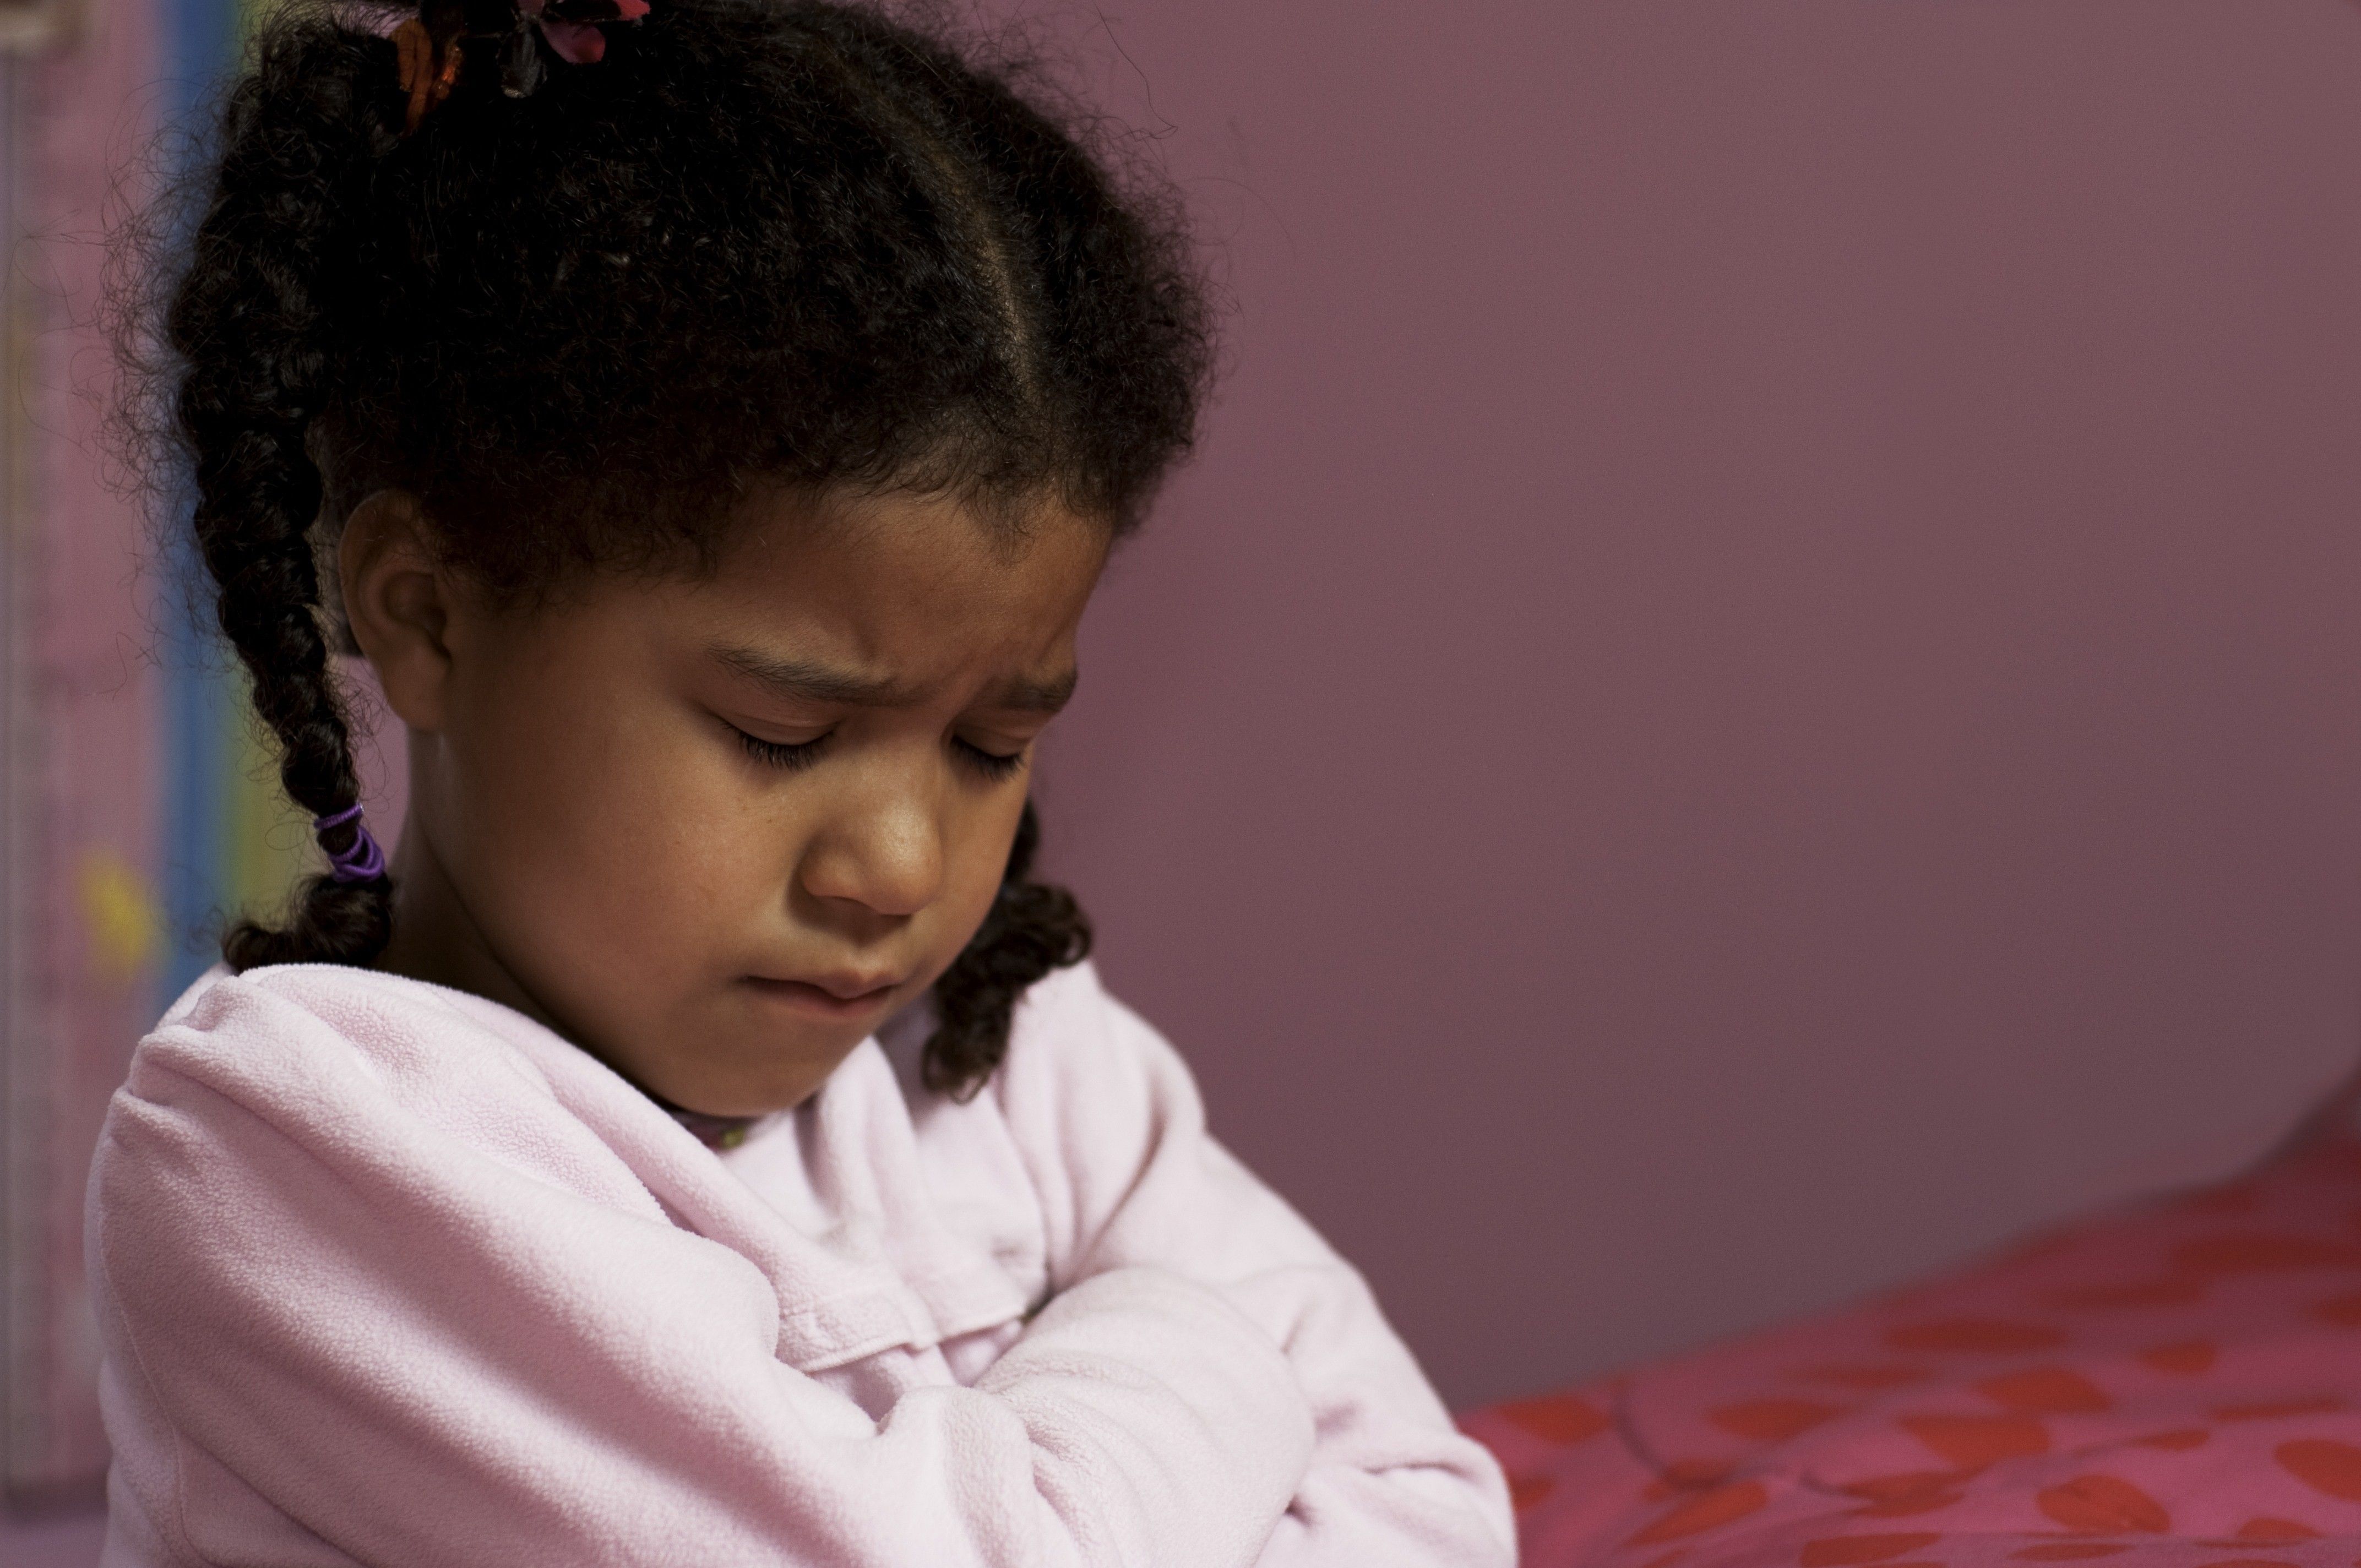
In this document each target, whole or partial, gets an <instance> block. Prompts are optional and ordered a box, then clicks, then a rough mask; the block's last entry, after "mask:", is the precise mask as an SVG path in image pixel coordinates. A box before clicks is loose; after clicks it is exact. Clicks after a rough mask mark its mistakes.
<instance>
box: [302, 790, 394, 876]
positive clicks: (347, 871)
mask: <svg viewBox="0 0 2361 1568" xmlns="http://www.w3.org/2000/svg"><path fill="white" fill-rule="evenodd" d="M347 822H349V823H351V824H352V825H353V841H352V842H351V843H349V844H347V845H346V846H345V847H344V848H343V849H341V850H331V849H329V848H328V846H326V845H325V844H323V845H321V846H320V848H321V849H322V850H324V851H325V853H326V854H327V857H328V874H329V875H330V876H331V877H334V878H335V880H336V881H338V882H375V881H376V880H377V879H378V878H379V877H381V876H383V875H385V851H384V850H380V849H379V848H378V843H377V839H375V838H374V837H373V836H372V835H371V834H370V832H369V830H368V823H366V822H363V821H362V820H361V807H360V804H359V803H358V802H355V803H354V804H353V805H351V806H346V807H345V809H344V810H342V811H339V812H337V813H335V815H334V816H332V817H313V818H312V834H313V837H314V838H317V837H319V836H321V835H323V834H325V833H327V832H329V831H331V830H333V829H335V828H342V827H343V826H344V825H345V824H346V823H347Z"/></svg>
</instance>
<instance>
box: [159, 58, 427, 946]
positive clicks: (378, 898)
mask: <svg viewBox="0 0 2361 1568" xmlns="http://www.w3.org/2000/svg"><path fill="white" fill-rule="evenodd" d="M393 80H394V66H393V60H392V50H391V46H390V45H389V44H387V43H385V42H384V41H383V40H381V39H378V38H368V37H366V36H363V35H358V34H355V33H349V32H348V33H342V34H333V33H324V32H320V31H316V30H315V31H306V32H297V33H293V34H291V35H283V36H280V37H278V38H272V39H270V40H269V41H268V42H266V44H265V47H264V49H263V50H262V53H261V55H260V57H259V59H258V61H257V63H256V65H255V67H254V69H253V70H251V71H248V72H247V74H246V75H245V76H244V77H243V78H242V79H241V80H240V81H239V82H238V84H237V87H236V90H235V92H234V93H232V94H231V96H230V98H229V100H228V102H227V104H225V108H224V111H223V119H222V126H221V142H220V145H221V153H220V159H219V162H218V164H217V165H216V167H215V169H214V185H213V190H212V197H211V201H210V203H209V204H208V206H207V207H206V209H205V211H204V213H203V216H202V218H201V219H200V221H199V224H198V226H197V229H196V232H195V236H194V240H193V247H192V255H191V258H190V262H189V266H188V269H187V270H186V271H185V273H184V274H183V275H182V276H181V279H180V280H179V281H178V284H177V286H176V288H175V291H174V292H173V294H172V297H171V300H170V308H169V312H168V313H167V316H166V320H165V326H166V336H167V341H168V343H169V345H170V349H171V351H172V353H173V354H174V355H175V356H177V357H178V359H179V360H180V362H181V364H182V365H183V366H184V367H185V371H184V374H183V377H182V379H181V384H180V388H179V393H178V396H177V399H176V400H175V402H174V405H173V412H174V417H175V421H176V424H177V428H178V431H179V433H180V436H181V440H182V442H183V443H184V444H185V446H186V450H187V454H188V455H189V457H190V458H191V459H192V467H193V470H194V478H195V482H196V510H195V515H194V519H193V527H194V532H195V536H196V543H197V546H198V549H199V551H200V553H201V554H203V559H204V563H205V566H206V568H207V570H208V571H209V572H210V573H211V574H212V576H213V579H214V586H215V589H216V612H217V615H218V619H219V620H220V624H221V629H222V631H223V632H224V634H225V635H226V636H227V638H228V639H229V642H230V645H231V646H232V647H233V648H235V649H236V651H237V656H238V658H239V660H240V661H241V662H242V663H244V664H245V666H246V670H247V674H248V675H249V676H250V677H251V680H252V685H253V693H254V706H255V709H256V711H257V712H258V714H259V715H260V716H261V718H262V721H263V722H264V723H265V724H266V725H268V726H269V730H270V733H271V736H272V737H273V739H274V740H275V741H276V743H277V747H278V750H279V752H280V781H281V782H282V783H283V784H284V785H285V786H286V790H287V793H288V795H290V796H291V798H292V799H293V800H294V801H295V803H296V804H297V805H299V806H302V807H303V809H304V810H306V811H307V812H309V813H311V814H312V815H313V817H314V818H315V820H317V819H323V818H327V819H337V820H332V821H324V822H322V824H321V835H320V836H321V846H322V848H323V849H324V850H327V851H328V853H329V855H330V856H331V857H332V859H333V860H335V861H336V862H337V864H338V867H339V871H338V872H337V874H336V875H335V876H327V875H323V876H315V877H313V878H311V879H310V880H309V881H308V882H306V883H304V885H303V886H302V888H301V889H300V890H299V892H298V893H297V895H296V899H295V903H294V906H293V908H292V910H291V914H290V916H289V918H288V921H287V924H286V925H285V926H283V927H276V928H274V927H269V926H265V925H262V924H259V923H258V922H256V921H254V920H251V919H248V920H245V921H242V922H240V923H239V924H238V925H237V926H236V927H235V928H233V929H232V930H231V931H230V932H229V934H228V935H227V937H226V938H224V940H223V943H222V951H223V956H224V957H225V959H228V961H229V964H230V966H231V967H232V968H233V969H236V970H247V969H250V968H253V967H254V966H256V965H258V964H274V963H344V964H367V963H368V962H370V961H371V960H372V959H375V958H376V957H377V955H378V954H379V952H381V951H382V950H383V949H384V948H385V945H386V941H387V939H388V938H389V937H390V935H391V934H392V891H393V890H392V883H391V882H390V879H389V878H388V877H387V876H386V875H385V874H384V869H383V861H382V860H381V859H380V858H379V857H378V856H376V855H375V853H374V850H373V846H372V845H371V844H370V842H369V841H368V840H367V839H364V837H363V835H364V834H365V833H366V831H367V830H366V828H363V827H362V825H361V823H360V821H359V813H358V812H357V810H356V809H355V807H356V806H357V805H358V803H359V799H360V786H359V780H358V777H357V773H356V771H355V768H354V765H353V753H352V746H351V742H350V737H349V735H348V732H347V729H346V717H345V712H344V707H343V704H342V702H341V701H340V699H339V697H338V695H337V692H336V688H335V684H334V682H333V680H332V678H331V675H330V672H329V666H328V652H329V649H328V641H327V630H326V626H325V623H324V620H323V617H322V613H321V597H320V583H319V574H318V568H317V566H316V565H315V563H314V559H313V549H312V543H311V531H312V526H313V522H314V521H315V520H316V519H317V517H318V515H319V511H320V503H321V496H322V480H321V474H320V470H319V468H318V466H316V465H315V464H314V462H313V458H312V456H311V455H310V454H309V452H308V451H307V449H306V444H307V438H308V437H309V436H310V434H311V433H312V430H313V422H314V421H315V420H316V419H317V418H318V417H319V415H320V413H321V411H322V408H323V404H324V401H325V400H326V398H327V396H328V392H329V389H331V388H332V387H333V386H335V360H336V345H335V337H334V334H333V333H332V332H331V330H330V323H331V322H332V320H333V319H334V318H335V315H336V300H335V293H336V291H338V290H339V289H346V288H351V287H355V286H357V283H358V280H357V279H355V278H354V277H353V276H352V274H353V273H354V271H355V268H354V266H353V250H354V243H353V237H352V235H353V222H352V217H351V214H354V213H355V212H356V211H357V209H358V204H359V203H363V202H365V201H366V198H367V194H368V178H369V173H370V170H371V168H372V166H373V165H374V163H375V162H376V160H377V159H379V157H381V156H382V155H383V154H384V153H385V152H386V151H388V150H390V148H391V146H392V145H393V142H394V140H395V126H397V125H398V124H399V122H398V120H395V119H393V118H392V116H391V115H390V114H389V110H390V109H391V108H393V105H392V104H390V103H389V102H388V100H390V98H391V96H392V93H391V86H392V82H393ZM356 868H359V870H360V873H361V874H355V872H356ZM372 872H373V873H374V874H370V873H372Z"/></svg>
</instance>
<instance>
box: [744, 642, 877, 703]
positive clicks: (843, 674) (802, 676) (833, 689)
mask: <svg viewBox="0 0 2361 1568" xmlns="http://www.w3.org/2000/svg"><path fill="white" fill-rule="evenodd" d="M711 653H712V657H713V661H714V663H718V664H720V665H722V666H723V667H725V668H727V669H730V670H733V671H735V672H736V673H738V674H741V675H743V676H745V677H746V678H747V679H748V680H750V681H752V682H754V683H755V684H756V685H760V686H763V687H765V688H767V689H768V690H769V691H771V692H772V693H773V694H774V695H775V696H784V697H791V698H794V699H796V700H797V701H801V702H818V703H829V704H833V705H836V706H840V707H906V706H908V705H909V704H911V703H913V702H916V701H917V700H918V697H919V696H920V694H919V693H917V692H914V691H912V690H910V689H909V688H908V687H906V686H903V685H897V684H896V683H895V682H893V681H890V680H874V679H871V678H869V677H867V676H863V675H856V674H852V673H851V671H849V670H832V669H830V668H829V667H828V666H827V665H825V664H814V663H808V662H807V661H805V660H802V659H774V658H773V657H772V656H770V655H769V654H767V653H757V652H754V651H753V650H752V649H751V648H728V647H724V648H715V649H713V650H711Z"/></svg>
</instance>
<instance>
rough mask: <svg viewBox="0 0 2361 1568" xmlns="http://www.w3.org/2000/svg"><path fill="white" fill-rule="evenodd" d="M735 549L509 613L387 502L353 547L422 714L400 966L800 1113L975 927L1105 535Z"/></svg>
mask: <svg viewBox="0 0 2361 1568" xmlns="http://www.w3.org/2000/svg"><path fill="white" fill-rule="evenodd" d="M731 537H732V543H731V544H730V548H729V550H728V551H727V553H726V554H724V556H723V557H722V559H721V561H720V563H719V570H717V571H715V572H714V573H712V574H711V575H710V576H703V577H694V578H680V579H667V580H663V581H651V580H646V579H639V578H630V577H620V576H619V577H615V578H611V579H602V580H599V581H598V582H596V583H593V584H591V585H589V586H588V587H586V588H585V590H584V591H582V592H580V593H578V594H574V595H570V596H568V598H566V601H565V602H564V603H563V604H562V605H560V606H557V607H555V608H550V609H536V610H533V611H530V612H524V611H514V610H510V611H501V610H499V609H495V608H494V607H493V606H491V605H490V604H489V603H488V601H486V600H485V598H483V597H482V596H481V595H480V593H478V592H477V591H475V590H474V589H473V588H472V587H470V585H469V584H468V583H467V581H466V580H465V579H464V577H462V576H456V575H455V574H453V573H451V572H450V571H448V570H446V569H445V568H443V567H441V566H439V565H436V563H435V559H434V554H433V551H432V548H431V541H430V540H429V539H428V538H427V536H426V535H425V534H424V533H423V531H422V530H421V529H420V528H419V526H418V514H417V510H416V506H415V503H414V502H412V501H411V500H410V499H408V498H406V497H401V496H399V495H395V494H393V493H390V492H389V493H386V494H384V495H380V496H377V497H372V498H370V499H369V500H368V502H365V503H363V505H362V506H361V507H360V508H359V509H357V510H356V512H355V514H354V516H353V519H352V521H350V522H349V523H348V524H347V526H346V533H345V539H344V543H343V546H342V560H341V567H342V572H341V576H342V586H343V587H344V590H345V605H346V614H347V617H348V619H349V620H350V621H351V623H352V627H353V631H354V635H355V638H356V639H357V641H358V642H359V643H360V646H361V648H362V650H363V652H366V653H367V654H368V657H369V659H370V662H371V663H372V664H374V665H375V666H376V669H377V673H378V675H379V680H380V681H381V682H382V684H383V685H384V687H385V691H386V696H387V700H388V702H389V703H390V706H391V707H392V708H393V710H394V711H395V712H396V713H397V714H399V715H400V716H401V719H402V721H403V722H404V723H405V724H406V725H407V726H408V727H409V729H410V731H411V735H410V758H411V761H410V767H411V796H410V801H411V804H410V817H409V822H408V825H407V828H405V830H404V832H403V835H402V839H401V848H400V850H399V851H398V853H397V854H396V856H395V861H394V872H395V875H396V877H397V879H398V883H399V893H398V899H397V905H396V916H395V928H394V937H393V942H392V945H391V947H390V948H388V949H387V952H386V955H385V957H384V959H382V960H381V962H382V964H383V966H384V967H385V968H386V969H388V970H393V971H396V972H399V973H404V974H411V975H413V976H416V977H417V978H420V979H425V980H432V981H440V982H442V983H445V984H450V985H456V986H458V987H460V988H462V989H465V990H468V991H472V992H478V993H479V994H482V995H486V996H489V997H491V998H493V999H494V1000H496V1001H500V1002H504V1003H508V1004H510V1005H511V1006H514V1007H517V1008H519V1009H520V1010H522V1011H524V1012H526V1013H528V1014H532V1015H534V1016H536V1017H539V1018H541V1019H542V1020H543V1021H544V1022H546V1023H548V1024H550V1025H553V1026H554V1027H555V1028H557V1029H559V1030H560V1031H562V1032H563V1033H565V1034H566V1035H567V1036H570V1037H572V1038H573V1039H575V1040H577V1042H579V1043H580V1044H582V1045H583V1046H584V1047H587V1048H588V1049H590V1050H591V1051H593V1052H595V1053H596V1054H598V1056H600V1057H601V1058H604V1059H605V1060H607V1061H608V1062H609V1063H610V1064H611V1065H612V1066H614V1067H615V1068H616V1069H619V1070H620V1071H621V1072H623V1073H624V1074H625V1075H626V1076H628V1077H630V1078H631V1079H632V1080H635V1081H637V1082H639V1083H640V1084H642V1085H643V1086H644V1087H646V1088H647V1089H650V1090H652V1091H654V1092H655V1093H657V1094H659V1095H662V1096H663V1097H664V1098H665V1099H667V1100H669V1101H672V1102H674V1103H675V1104H678V1105H681V1106H685V1107H686V1108H688V1109H691V1110H695V1111H701V1112H705V1113H709V1114H715V1115H748V1114H754V1113H763V1112H767V1111H774V1110H778V1109H781V1108H784V1107H786V1106H790V1105H794V1104H796V1103H797V1102H801V1101H802V1100H803V1099H805V1098H806V1097H807V1096H808V1095H809V1094H810V1093H811V1092H812V1091H814V1090H816V1089H818V1087H819V1085H820V1083H821V1082H822V1080H825V1079H826V1078H827V1077H828V1075H829V1072H831V1071H832V1070H833V1069H835V1068H836V1066H837V1064H838V1063H839V1062H840V1061H841V1060H842V1059H843V1058H844V1057H845V1056H846V1054H847V1053H848V1052H850V1051H851V1049H852V1047H854V1046H856V1045H858V1044H859V1043H860V1042H861V1041H862V1039H863V1038H864V1037H865V1036H868V1035H869V1034H870V1033H871V1032H872V1031H873V1029H875V1028H876V1026H877V1025H879V1024H880V1023H881V1022H882V1021H883V1020H884V1018H885V1017H886V1016H887V1015H888V1014H892V1013H893V1012H894V1011H895V1009H897V1008H899V1007H901V1006H903V1005H904V1004H906V1003H909V1002H912V1001H914V1000H916V999H917V997H918V996H919V995H920V994H921V993H923V992H925V991H926V989H927V987H928V985H930V984H932V983H933V981H934V980H935V979H936V977H937V976H939V974H941V973H942V971H943V970H945V969H946V968H948V967H949V966H950V962H951V960H952V959H954V958H956V957H957V956H958V954H959V952H960V949H961V948H963V947H965V946H966V944H967V942H968V939H969V938H971V937H972V936H973V935H974V933H975V930H976V928H977V927H978V926H979V925H981V924H982V922H983V917H984V915H985V913H986V911H988V910H989V909H990V907H991V905H992V902H993V898H994V894H995V893H996V892H997V890H998V888H999V883H1000V876H1001V872H1002V869H1003V867H1004V866H1005V863H1006V861H1007V857H1008V850H1009V845H1010V843H1011V841H1012V839H1014V837H1015V834H1016V823H1017V818H1018V816H1019V814H1020V813H1021V811H1022V810H1023V807H1024V804H1025V796H1026V790H1027V783H1028V773H1029V771H1030V766H1031V762H1032V755H1033V748H1034V742H1035V740H1037V739H1038V737H1039V735H1040V733H1041V731H1042V729H1043V728H1044V727H1045V726H1047V725H1048V723H1049V719H1050V718H1051V717H1052V716H1053V715H1055V714H1056V713H1057V711H1058V709H1059V708H1060V707H1061V706H1062V705H1063V704H1064V702H1065V700H1066V698H1067V696H1068V695H1069V694H1070V693H1071V691H1072V689H1073V685H1074V637H1075V629H1076V627H1077V624H1078V623H1079V622H1080V620H1081V619H1082V609H1083V605H1084V603H1085V602H1086V601H1087V600H1088V598H1089V597H1090V593H1091V589H1092V587H1093V585H1094V584H1095V583H1096V581H1097V579H1098V575H1099V570H1100V567H1101V566H1102V565H1103V564H1104V559H1105V554H1106V547H1107V534H1106V531H1105V530H1104V527H1102V526H1100V525H1099V524H1097V523H1095V522H1093V521H1089V520H1086V519H1082V518H1079V517H1075V516H1072V515H1071V514H1066V513H1062V512H1055V511H1051V512H1047V513H1044V514H1040V515H1037V516H1036V517H1035V518H1034V519H1033V520H1032V521H1031V522H1030V524H1029V525H1028V526H1027V528H1026V530H1025V531H1024V532H1023V534H1022V536H1021V537H1013V536H1012V535H1011V534H1010V533H1009V532H1008V531H1007V530H1005V529H995V528H994V527H993V526H991V525H989V524H987V523H985V522H983V521H981V520H979V519H978V518H977V517H976V516H975V515H974V514H973V513H972V512H971V511H970V510H967V509H965V508H964V507H962V506H961V505H960V504H959V503H956V502H953V501H950V500H945V499H920V498H908V497H887V498H878V499H859V500H851V501H842V502H837V503H832V504H830V505H829V506H828V507H827V508H825V509H820V508H816V507H815V506H814V505H813V504H812V503H810V502H808V501H803V502H796V501H789V500H785V499H780V500H775V501H771V502H766V503H764V504H763V505H762V506H760V507H758V508H755V509H753V510H752V512H751V513H750V515H749V516H748V517H747V518H746V519H745V521H744V522H743V525H742V526H741V527H740V528H739V529H737V530H736V531H735V532H733V534H732V536H731Z"/></svg>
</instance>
